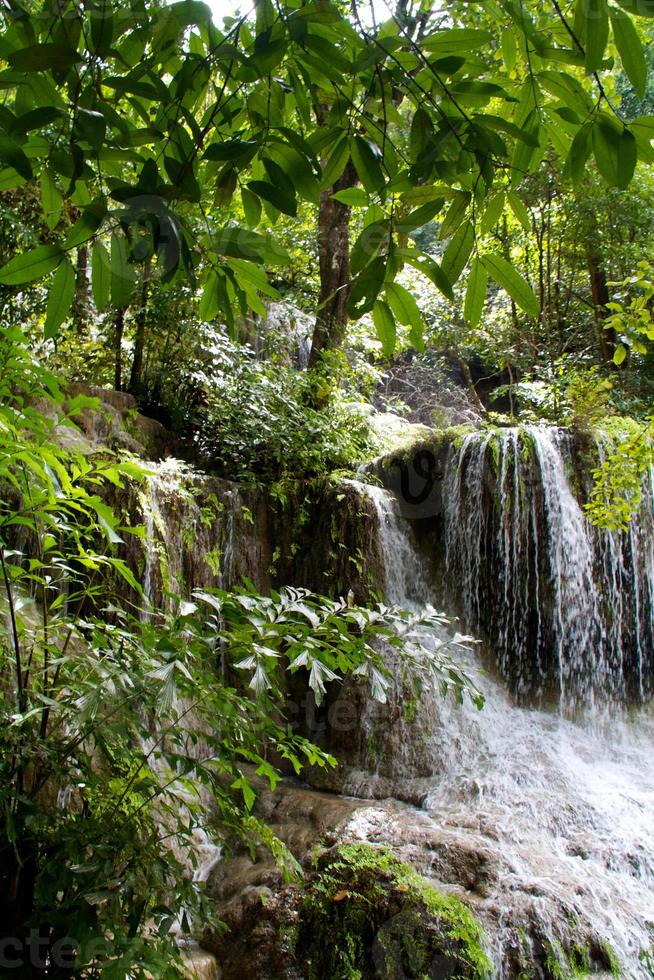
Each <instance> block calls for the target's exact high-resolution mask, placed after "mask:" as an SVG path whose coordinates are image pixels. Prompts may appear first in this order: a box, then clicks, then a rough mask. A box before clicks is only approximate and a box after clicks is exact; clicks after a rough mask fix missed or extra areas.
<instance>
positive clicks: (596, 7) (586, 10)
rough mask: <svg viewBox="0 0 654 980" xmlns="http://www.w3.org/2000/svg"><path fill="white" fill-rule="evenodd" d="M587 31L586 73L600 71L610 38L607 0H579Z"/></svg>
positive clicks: (579, 7)
mask: <svg viewBox="0 0 654 980" xmlns="http://www.w3.org/2000/svg"><path fill="white" fill-rule="evenodd" d="M577 2H578V9H579V10H580V11H581V16H582V21H583V23H584V25H585V31H586V59H585V68H586V73H587V74H591V73H592V72H595V71H600V70H601V68H602V60H603V57H604V49H605V48H606V43H607V41H608V39H609V12H608V9H607V4H606V0H577Z"/></svg>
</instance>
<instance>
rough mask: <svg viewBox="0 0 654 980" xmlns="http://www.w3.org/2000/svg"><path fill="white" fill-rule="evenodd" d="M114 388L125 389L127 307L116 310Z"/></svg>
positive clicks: (117, 389)
mask: <svg viewBox="0 0 654 980" xmlns="http://www.w3.org/2000/svg"><path fill="white" fill-rule="evenodd" d="M114 329H115V334H114V388H115V389H116V391H122V390H123V331H124V329H125V307H121V308H120V309H119V310H116V316H115V318H114Z"/></svg>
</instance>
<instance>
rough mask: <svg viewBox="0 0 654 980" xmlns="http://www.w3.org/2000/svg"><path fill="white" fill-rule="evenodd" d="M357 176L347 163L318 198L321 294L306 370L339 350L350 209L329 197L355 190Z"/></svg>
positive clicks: (344, 307) (342, 334)
mask: <svg viewBox="0 0 654 980" xmlns="http://www.w3.org/2000/svg"><path fill="white" fill-rule="evenodd" d="M356 183H357V174H356V170H355V169H354V165H353V164H352V161H349V162H348V164H347V166H346V168H345V170H344V172H343V174H342V176H341V177H339V179H338V180H337V181H336V183H335V184H334V186H333V187H330V188H329V189H328V190H326V191H323V192H322V194H321V195H320V209H319V213H318V259H319V264H320V294H319V297H318V312H317V314H316V323H315V327H314V330H313V340H312V343H311V353H310V354H309V367H310V368H312V367H315V366H316V364H317V363H318V361H319V360H320V357H321V355H322V354H323V353H324V352H325V351H326V350H330V349H332V350H333V349H334V348H336V347H339V346H340V344H342V342H343V340H344V338H345V329H346V327H347V319H348V318H347V301H348V297H349V294H350V210H351V209H350V208H349V207H348V206H347V205H346V204H340V203H339V202H338V201H335V200H334V199H333V198H332V194H335V193H336V192H337V191H342V190H346V189H347V188H349V187H354V186H355V184H356Z"/></svg>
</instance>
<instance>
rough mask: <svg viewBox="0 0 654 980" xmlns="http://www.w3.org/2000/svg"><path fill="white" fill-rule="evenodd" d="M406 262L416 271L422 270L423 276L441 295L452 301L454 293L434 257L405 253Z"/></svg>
mask: <svg viewBox="0 0 654 980" xmlns="http://www.w3.org/2000/svg"><path fill="white" fill-rule="evenodd" d="M406 260H407V262H408V263H409V264H410V265H412V266H413V268H414V269H417V270H418V272H422V274H423V276H426V277H427V278H428V279H429V281H430V282H432V283H433V284H434V286H436V288H437V289H439V290H440V291H441V293H442V294H443V296H445V297H446V298H447V299H449V300H450V302H451V303H453V302H454V293H453V292H452V284H451V283H450V281H449V279H448V278H447V276H446V275H445V273H444V272H443V270H442V268H441V266H440V265H439V264H438V262H436V261H435V260H434V259H432V258H430V257H429V256H426V255H425V256H417V255H407V256H406Z"/></svg>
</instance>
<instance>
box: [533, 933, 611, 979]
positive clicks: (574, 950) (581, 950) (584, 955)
mask: <svg viewBox="0 0 654 980" xmlns="http://www.w3.org/2000/svg"><path fill="white" fill-rule="evenodd" d="M599 946H600V949H599V951H598V950H597V948H596V951H595V953H594V954H593V953H591V946H590V944H589V943H584V944H582V943H573V944H572V945H571V946H569V947H567V948H566V949H564V947H563V945H562V944H561V943H560V942H558V941H557V940H551V941H549V942H548V943H547V944H546V957H545V966H546V976H547V978H548V980H584V978H586V977H590V976H591V974H592V973H593V972H595V969H594V966H596V965H597V962H598V955H597V953H598V952H599V954H600V955H599V959H600V960H601V961H602V963H601V965H602V966H603V967H606V968H608V970H609V972H610V973H611V976H613V977H616V980H617V978H619V977H620V976H621V970H620V964H619V962H618V958H617V956H616V955H615V952H614V951H613V949H612V948H611V946H610V945H609V944H608V943H607V942H606V941H604V940H603V941H601V942H600V944H599ZM593 961H594V962H593Z"/></svg>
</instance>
